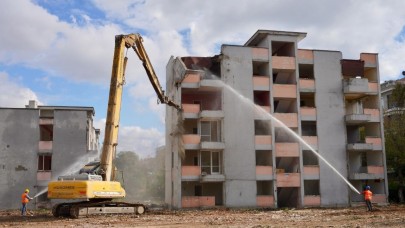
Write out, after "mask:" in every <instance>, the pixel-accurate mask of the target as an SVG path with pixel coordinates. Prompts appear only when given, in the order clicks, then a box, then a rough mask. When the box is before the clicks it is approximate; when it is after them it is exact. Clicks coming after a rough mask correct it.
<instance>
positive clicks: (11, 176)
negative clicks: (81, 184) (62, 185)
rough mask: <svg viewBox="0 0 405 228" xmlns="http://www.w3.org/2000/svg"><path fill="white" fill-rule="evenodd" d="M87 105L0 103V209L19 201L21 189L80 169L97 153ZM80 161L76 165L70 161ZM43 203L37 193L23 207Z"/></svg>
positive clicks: (41, 186) (32, 190)
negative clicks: (4, 105)
mask: <svg viewBox="0 0 405 228" xmlns="http://www.w3.org/2000/svg"><path fill="white" fill-rule="evenodd" d="M93 116H94V109H93V108H92V107H64V106H37V105H36V102H35V101H30V102H29V105H27V106H26V108H0V170H1V171H0V202H1V203H0V209H16V208H20V207H21V194H22V193H23V191H24V189H26V188H29V189H30V196H31V197H33V196H35V195H36V194H37V193H39V192H41V191H44V190H45V189H46V188H47V184H48V182H49V181H50V180H51V179H53V180H55V179H57V178H58V176H59V175H63V174H66V172H67V171H70V172H73V170H70V169H71V168H73V169H75V168H76V169H77V170H76V171H78V169H80V165H83V164H85V163H86V162H88V161H89V160H88V159H90V158H93V157H94V156H97V155H98V144H99V142H98V140H99V138H98V137H99V133H100V131H99V130H98V129H95V128H94V127H93ZM76 162H78V163H80V164H79V166H78V167H72V164H75V163H76ZM47 204H48V200H47V195H46V194H43V195H40V196H39V197H37V198H35V200H34V201H31V203H29V208H35V207H37V208H38V207H41V206H45V205H47Z"/></svg>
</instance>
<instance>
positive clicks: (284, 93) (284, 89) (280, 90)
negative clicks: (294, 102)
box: [273, 84, 297, 98]
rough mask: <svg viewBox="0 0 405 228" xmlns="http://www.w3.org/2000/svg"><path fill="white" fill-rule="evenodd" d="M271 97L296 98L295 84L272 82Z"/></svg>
mask: <svg viewBox="0 0 405 228" xmlns="http://www.w3.org/2000/svg"><path fill="white" fill-rule="evenodd" d="M273 97H276V98H277V97H279V98H297V86H296V85H284V84H273Z"/></svg>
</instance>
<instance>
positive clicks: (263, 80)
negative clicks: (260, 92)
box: [253, 75, 270, 86]
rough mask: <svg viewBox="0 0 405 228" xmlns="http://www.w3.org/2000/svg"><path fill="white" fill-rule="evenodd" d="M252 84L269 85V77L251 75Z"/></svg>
mask: <svg viewBox="0 0 405 228" xmlns="http://www.w3.org/2000/svg"><path fill="white" fill-rule="evenodd" d="M253 86H270V78H269V77H266V76H257V75H253Z"/></svg>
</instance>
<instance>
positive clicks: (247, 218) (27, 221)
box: [0, 205, 405, 227]
mask: <svg viewBox="0 0 405 228" xmlns="http://www.w3.org/2000/svg"><path fill="white" fill-rule="evenodd" d="M30 212H31V213H32V214H33V215H32V216H24V217H22V216H20V212H19V211H18V210H7V211H4V210H3V211H0V227H13V226H15V227H208V226H215V227H405V205H390V206H377V207H375V210H374V211H372V212H367V211H366V208H365V207H353V208H338V209H336V208H333V209H283V210H242V209H240V210H236V209H205V210H180V211H169V210H150V211H148V212H147V213H145V214H143V215H140V216H138V215H132V214H131V215H129V214H127V215H107V216H106V215H104V216H102V215H98V216H91V217H82V218H79V219H70V218H55V217H53V216H52V215H51V212H50V211H48V210H37V211H30Z"/></svg>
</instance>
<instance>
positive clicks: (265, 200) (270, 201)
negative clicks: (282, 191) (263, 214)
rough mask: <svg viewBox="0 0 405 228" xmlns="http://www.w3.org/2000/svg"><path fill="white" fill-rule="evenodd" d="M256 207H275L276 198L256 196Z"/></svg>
mask: <svg viewBox="0 0 405 228" xmlns="http://www.w3.org/2000/svg"><path fill="white" fill-rule="evenodd" d="M256 205H257V206H258V207H274V196H267V195H259V196H256Z"/></svg>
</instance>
